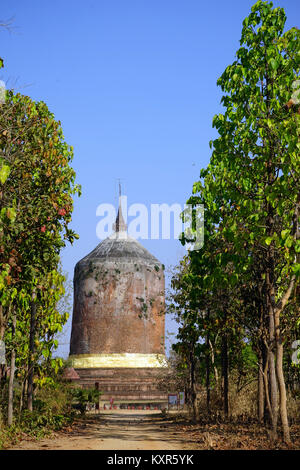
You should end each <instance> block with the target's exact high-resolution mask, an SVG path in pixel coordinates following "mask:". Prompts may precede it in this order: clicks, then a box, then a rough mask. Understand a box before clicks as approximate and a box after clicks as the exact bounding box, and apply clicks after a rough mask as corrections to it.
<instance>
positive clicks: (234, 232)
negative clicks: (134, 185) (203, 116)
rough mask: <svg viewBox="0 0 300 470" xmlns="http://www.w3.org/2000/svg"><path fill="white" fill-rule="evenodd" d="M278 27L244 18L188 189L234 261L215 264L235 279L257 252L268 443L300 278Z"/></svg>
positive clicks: (274, 21) (293, 145)
mask: <svg viewBox="0 0 300 470" xmlns="http://www.w3.org/2000/svg"><path fill="white" fill-rule="evenodd" d="M285 21H286V16H285V13H284V10H283V9H282V8H275V9H273V5H272V3H271V2H270V3H269V2H262V1H258V2H257V3H256V4H255V5H254V6H253V7H252V9H251V13H250V15H249V16H248V17H247V18H246V19H245V20H244V22H243V29H242V36H241V41H240V45H241V47H240V48H239V50H238V51H237V54H236V56H237V59H236V60H235V61H234V62H233V64H232V65H230V66H228V67H227V68H226V70H225V71H224V73H223V74H222V76H221V77H220V78H219V79H218V82H217V83H218V85H219V86H221V89H222V91H223V92H224V96H223V97H222V100H221V102H222V103H223V105H224V107H225V112H224V114H219V115H217V116H215V117H214V119H213V126H214V127H216V128H217V130H218V132H219V137H218V138H217V139H215V140H214V141H212V142H211V143H210V145H211V148H212V157H211V160H210V164H209V165H208V167H207V168H206V169H205V170H202V172H201V174H200V176H201V177H202V178H203V182H202V181H199V182H197V183H196V184H195V185H194V192H195V193H199V194H200V196H201V199H202V200H203V201H204V202H205V205H206V207H207V208H208V210H207V214H208V216H209V217H211V221H212V223H214V224H215V226H216V227H217V229H218V230H217V231H218V232H219V233H220V232H221V235H218V236H221V237H222V238H223V239H224V240H226V242H227V243H228V244H230V247H231V250H230V251H231V256H229V257H228V256H227V254H226V253H221V254H220V264H221V265H222V266H223V267H224V268H225V267H226V266H227V265H228V263H232V265H233V266H234V278H235V279H236V282H237V283H238V282H239V278H240V277H241V276H243V275H244V273H245V272H246V271H248V272H249V270H251V267H252V266H253V265H254V263H255V262H256V260H257V256H254V253H259V254H260V256H261V277H260V281H261V283H260V285H261V286H263V288H262V289H261V290H260V291H261V299H260V300H261V303H262V304H263V305H264V306H265V308H266V312H267V313H266V315H267V321H268V324H267V330H268V338H264V343H265V346H266V349H267V359H266V360H267V368H268V371H269V381H270V389H271V390H270V391H271V393H270V396H269V392H268V388H267V386H266V387H265V392H266V398H267V401H268V408H269V413H270V417H271V421H272V431H273V437H274V438H275V437H276V435H277V395H278V394H277V387H278V389H279V408H280V416H281V422H282V426H283V434H284V439H285V441H287V442H288V441H289V440H290V436H289V425H288V417H287V411H286V387H285V379H284V374H283V346H284V342H285V335H284V333H283V331H282V328H281V324H282V318H284V315H285V312H286V307H287V305H288V303H289V302H293V296H292V294H293V292H294V291H295V288H296V284H297V283H298V282H299V273H300V263H299V252H300V237H299V208H300V192H299V182H300V165H299V148H300V144H299V117H300V116H299V114H297V113H294V112H293V110H292V109H287V107H286V106H285V104H286V103H287V102H288V101H289V98H290V95H291V92H292V87H293V84H294V83H295V80H296V79H297V75H298V74H299V47H300V46H299V45H300V41H299V39H300V38H299V35H300V34H299V30H298V29H297V28H292V29H291V30H289V31H287V32H285V33H284V32H283V30H284V25H285ZM234 278H233V281H234ZM255 314H256V315H257V317H258V316H259V312H256V313H255ZM275 359H276V360H275ZM264 378H265V380H266V375H264ZM266 385H267V384H266Z"/></svg>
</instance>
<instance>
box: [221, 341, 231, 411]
mask: <svg viewBox="0 0 300 470" xmlns="http://www.w3.org/2000/svg"><path fill="white" fill-rule="evenodd" d="M222 392H223V393H222V395H223V410H224V416H225V418H226V419H227V418H228V415H229V399H228V345H227V335H226V334H225V333H224V335H223V337H222Z"/></svg>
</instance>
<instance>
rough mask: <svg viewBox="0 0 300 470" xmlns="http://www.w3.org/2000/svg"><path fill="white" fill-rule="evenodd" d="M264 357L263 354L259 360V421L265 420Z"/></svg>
mask: <svg viewBox="0 0 300 470" xmlns="http://www.w3.org/2000/svg"><path fill="white" fill-rule="evenodd" d="M263 367H264V366H263V358H262V354H261V355H260V357H259V362H258V389H257V396H258V400H257V404H258V406H257V408H258V421H259V422H260V423H263V422H264V416H265V394H264V373H263Z"/></svg>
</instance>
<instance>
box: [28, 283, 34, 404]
mask: <svg viewBox="0 0 300 470" xmlns="http://www.w3.org/2000/svg"><path fill="white" fill-rule="evenodd" d="M35 324H36V299H35V292H33V294H32V302H31V315H30V335H29V356H28V380H27V409H28V410H29V411H32V410H33V406H32V402H33V373H34V361H33V355H34V350H35V348H34V336H35Z"/></svg>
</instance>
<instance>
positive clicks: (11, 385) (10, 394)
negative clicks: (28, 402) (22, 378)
mask: <svg viewBox="0 0 300 470" xmlns="http://www.w3.org/2000/svg"><path fill="white" fill-rule="evenodd" d="M16 322H17V319H16V315H13V321H12V340H13V341H14V336H15V330H16ZM15 362H16V351H15V348H14V347H13V349H12V351H11V359H10V375H9V383H8V407H7V424H8V426H11V425H12V423H13V413H14V378H15Z"/></svg>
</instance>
